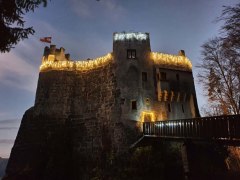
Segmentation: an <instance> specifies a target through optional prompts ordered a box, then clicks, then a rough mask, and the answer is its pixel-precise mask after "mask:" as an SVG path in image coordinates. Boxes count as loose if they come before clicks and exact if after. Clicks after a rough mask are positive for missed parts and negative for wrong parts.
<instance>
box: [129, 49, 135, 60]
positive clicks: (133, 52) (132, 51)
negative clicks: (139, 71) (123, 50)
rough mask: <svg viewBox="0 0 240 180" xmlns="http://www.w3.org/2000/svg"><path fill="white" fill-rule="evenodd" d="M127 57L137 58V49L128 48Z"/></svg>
mask: <svg viewBox="0 0 240 180" xmlns="http://www.w3.org/2000/svg"><path fill="white" fill-rule="evenodd" d="M127 58H128V59H136V49H128V50H127Z"/></svg>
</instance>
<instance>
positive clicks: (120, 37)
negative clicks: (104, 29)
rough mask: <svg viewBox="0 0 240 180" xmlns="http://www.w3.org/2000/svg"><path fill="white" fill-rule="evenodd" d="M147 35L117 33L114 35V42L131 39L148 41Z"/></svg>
mask: <svg viewBox="0 0 240 180" xmlns="http://www.w3.org/2000/svg"><path fill="white" fill-rule="evenodd" d="M147 37H148V36H147V34H146V33H140V32H138V33H115V34H114V37H113V39H114V41H123V40H130V39H136V40H147Z"/></svg>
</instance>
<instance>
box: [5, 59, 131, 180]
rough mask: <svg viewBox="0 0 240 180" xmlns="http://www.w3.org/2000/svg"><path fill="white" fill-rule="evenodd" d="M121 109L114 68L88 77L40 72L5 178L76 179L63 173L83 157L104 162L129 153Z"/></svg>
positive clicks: (89, 73) (76, 72) (73, 72)
mask: <svg viewBox="0 0 240 180" xmlns="http://www.w3.org/2000/svg"><path fill="white" fill-rule="evenodd" d="M119 106H120V91H119V89H118V88H117V85H116V76H115V66H114V63H110V64H108V65H106V66H104V67H99V68H96V69H94V70H91V71H86V72H84V73H82V72H79V71H47V72H40V74H39V81H38V88H37V93H36V100H35V105H34V107H32V108H30V109H29V110H28V111H26V113H25V115H24V116H23V119H22V123H21V127H20V129H19V133H18V135H17V138H16V141H15V144H14V147H13V149H12V152H11V157H10V160H9V164H8V168H7V172H6V173H7V174H9V175H11V176H10V177H14V174H17V175H18V176H19V174H21V176H22V177H23V178H24V177H25V176H26V177H25V178H29V177H30V178H33V179H36V178H42V179H44V178H46V179H51V177H58V176H63V177H64V176H66V177H71V176H69V175H67V174H66V173H67V171H66V170H64V168H65V167H66V164H71V165H73V164H75V165H76V164H79V163H80V162H79V160H80V159H81V158H80V157H79V156H81V157H84V158H87V157H89V158H93V157H94V158H95V159H101V158H103V156H104V157H105V158H106V157H108V156H110V155H111V154H112V153H121V152H123V151H126V148H127V147H128V145H129V142H128V139H127V138H126V133H125V129H126V128H125V127H124V125H123V124H122V123H121V122H120V121H119V119H120V118H119V117H120V115H121V112H120V107H119ZM63 155H64V157H62V156H63ZM69 161H72V162H69ZM69 166H70V165H69ZM79 166H80V165H79ZM39 170H41V171H42V170H45V171H46V172H44V173H43V172H39ZM61 171H62V173H64V174H61V173H59V172H61ZM70 171H71V170H70ZM10 179H11V178H10Z"/></svg>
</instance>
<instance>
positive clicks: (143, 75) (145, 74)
mask: <svg viewBox="0 0 240 180" xmlns="http://www.w3.org/2000/svg"><path fill="white" fill-rule="evenodd" d="M142 81H147V72H142Z"/></svg>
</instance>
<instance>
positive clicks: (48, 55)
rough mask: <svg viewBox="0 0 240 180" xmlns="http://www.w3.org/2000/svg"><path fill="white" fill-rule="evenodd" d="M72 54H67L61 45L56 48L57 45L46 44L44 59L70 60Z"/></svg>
mask: <svg viewBox="0 0 240 180" xmlns="http://www.w3.org/2000/svg"><path fill="white" fill-rule="evenodd" d="M69 60H70V54H65V49H64V48H63V47H60V49H57V48H56V45H50V47H48V46H46V47H45V48H44V53H43V61H69Z"/></svg>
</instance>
